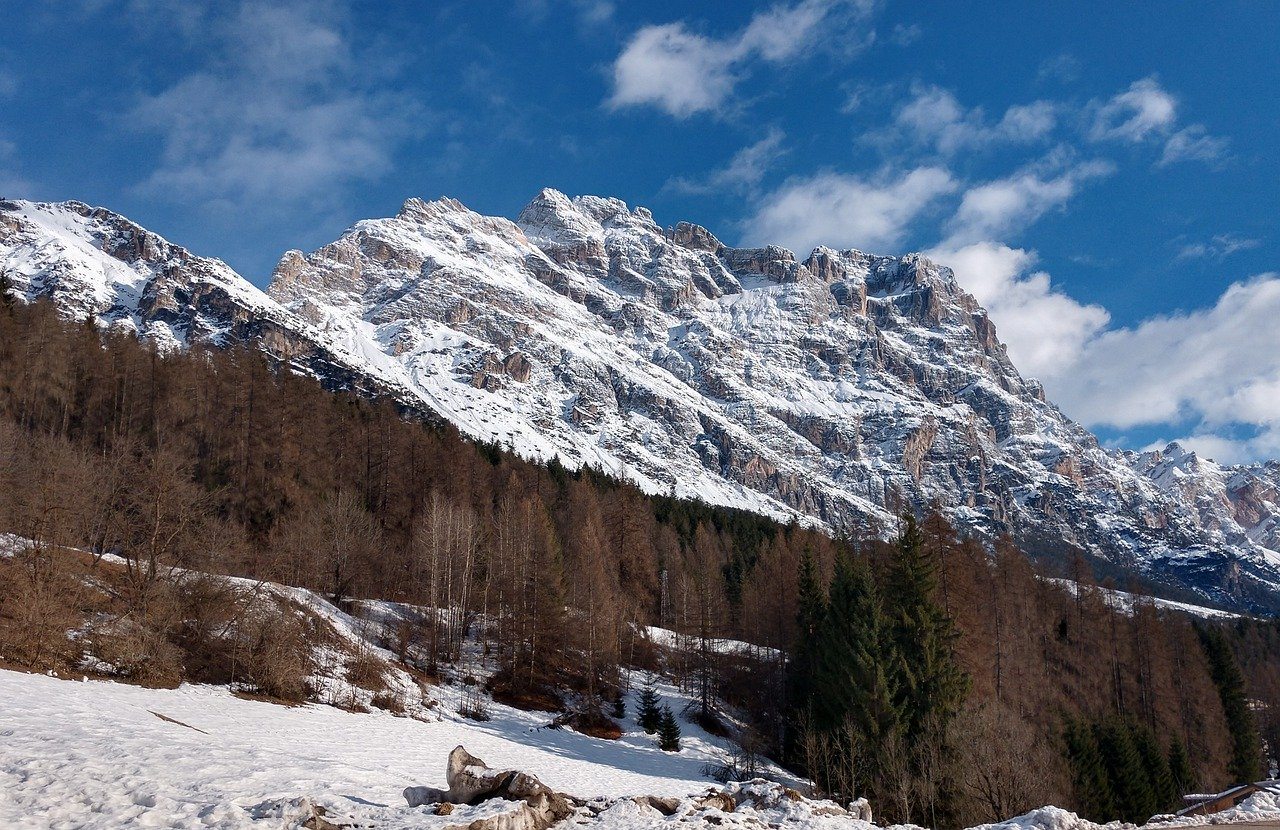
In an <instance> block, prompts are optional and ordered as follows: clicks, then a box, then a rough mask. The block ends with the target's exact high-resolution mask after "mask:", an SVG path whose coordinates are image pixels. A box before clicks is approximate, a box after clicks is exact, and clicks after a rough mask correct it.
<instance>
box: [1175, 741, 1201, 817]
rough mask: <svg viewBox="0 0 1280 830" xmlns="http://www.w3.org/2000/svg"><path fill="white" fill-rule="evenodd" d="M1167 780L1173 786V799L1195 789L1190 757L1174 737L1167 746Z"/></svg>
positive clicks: (1183, 746)
mask: <svg viewBox="0 0 1280 830" xmlns="http://www.w3.org/2000/svg"><path fill="white" fill-rule="evenodd" d="M1169 780H1170V783H1172V785H1173V792H1174V798H1175V799H1177V798H1178V797H1180V796H1182V795H1185V794H1186V793H1189V792H1191V791H1192V790H1194V789H1195V787H1196V781H1195V773H1193V772H1192V771H1191V756H1190V755H1188V754H1187V747H1186V745H1185V744H1183V743H1182V740H1181V739H1179V738H1176V737H1175V738H1174V739H1173V741H1172V742H1171V743H1170V744H1169ZM1175 803H1177V802H1176V801H1175Z"/></svg>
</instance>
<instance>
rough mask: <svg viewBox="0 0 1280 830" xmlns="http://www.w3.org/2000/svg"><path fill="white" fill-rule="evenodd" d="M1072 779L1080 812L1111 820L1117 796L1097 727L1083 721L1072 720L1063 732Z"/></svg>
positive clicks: (1095, 817)
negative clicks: (1094, 728)
mask: <svg viewBox="0 0 1280 830" xmlns="http://www.w3.org/2000/svg"><path fill="white" fill-rule="evenodd" d="M1063 737H1064V739H1065V743H1066V750H1067V760H1068V763H1069V765H1070V767H1071V782H1072V786H1073V787H1074V788H1075V800H1076V803H1077V805H1078V807H1077V812H1078V813H1079V814H1080V815H1082V816H1084V817H1086V818H1089V819H1092V820H1093V821H1099V822H1104V821H1109V820H1110V819H1111V818H1113V817H1114V816H1115V812H1116V806H1115V796H1114V795H1113V793H1112V792H1111V780H1110V776H1109V775H1108V773H1107V765H1106V762H1105V761H1104V760H1103V757H1102V752H1101V750H1099V748H1098V740H1097V737H1096V736H1095V734H1094V731H1093V730H1092V729H1090V728H1089V727H1088V726H1087V725H1086V724H1083V723H1080V722H1079V721H1074V720H1072V721H1068V722H1067V727H1066V729H1065V730H1064V735H1063Z"/></svg>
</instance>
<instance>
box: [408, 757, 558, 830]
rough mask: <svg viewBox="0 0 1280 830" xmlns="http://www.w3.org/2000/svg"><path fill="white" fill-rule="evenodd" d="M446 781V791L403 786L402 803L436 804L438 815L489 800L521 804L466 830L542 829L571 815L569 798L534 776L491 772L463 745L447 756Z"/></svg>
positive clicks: (512, 772) (473, 823)
mask: <svg viewBox="0 0 1280 830" xmlns="http://www.w3.org/2000/svg"><path fill="white" fill-rule="evenodd" d="M445 782H446V783H447V784H448V785H449V789H448V790H439V789H436V788H435V787H406V788H405V790H404V797H405V800H406V801H407V802H408V803H409V806H410V807H420V806H423V805H427V804H438V805H439V806H438V807H437V808H436V812H437V814H438V815H449V814H450V813H452V805H454V804H478V803H480V802H482V801H487V800H489V799H491V798H501V799H505V800H507V801H515V802H523V804H520V805H519V806H518V807H515V808H514V809H512V810H511V811H509V812H506V813H502V814H501V815H497V816H492V817H489V818H484V819H477V820H476V821H473V822H472V823H471V824H470V825H468V826H467V830H545V828H547V827H550V826H551V825H552V824H554V823H556V822H557V821H560V820H562V819H564V818H567V817H568V816H569V815H570V814H571V813H573V804H571V803H570V801H569V799H568V798H567V797H566V796H564V795H562V794H561V793H558V792H555V791H554V790H552V789H551V788H550V787H548V786H547V785H546V784H543V783H542V782H541V781H539V780H538V779H537V777H536V776H533V775H530V774H529V773H527V772H521V771H520V770H496V769H493V768H492V767H490V766H489V765H488V764H486V763H485V762H484V761H482V760H481V759H479V758H477V757H476V756H474V755H472V754H471V753H470V752H467V750H466V749H465V748H464V747H462V746H458V747H455V748H454V750H453V751H452V752H450V753H449V761H448V763H447V765H446V767H445ZM446 807H447V808H448V809H447V810H446V809H444V808H446Z"/></svg>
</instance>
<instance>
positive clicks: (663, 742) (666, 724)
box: [658, 706, 680, 752]
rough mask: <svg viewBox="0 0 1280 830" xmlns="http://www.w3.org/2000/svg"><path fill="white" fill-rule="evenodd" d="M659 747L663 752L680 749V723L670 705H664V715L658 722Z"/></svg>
mask: <svg viewBox="0 0 1280 830" xmlns="http://www.w3.org/2000/svg"><path fill="white" fill-rule="evenodd" d="M658 748H659V749H661V750H662V751H663V752H679V751H680V724H678V723H676V716H675V715H673V714H672V713H671V707H670V706H663V707H662V717H661V720H660V722H659V724H658Z"/></svg>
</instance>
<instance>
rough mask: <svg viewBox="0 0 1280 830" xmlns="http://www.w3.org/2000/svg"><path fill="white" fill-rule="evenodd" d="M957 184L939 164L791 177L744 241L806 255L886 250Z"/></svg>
mask: <svg viewBox="0 0 1280 830" xmlns="http://www.w3.org/2000/svg"><path fill="white" fill-rule="evenodd" d="M955 189H956V182H955V180H954V179H952V178H951V174H950V173H948V172H947V171H946V170H945V169H943V168H940V167H918V168H916V169H914V170H911V171H909V172H906V173H901V174H898V175H890V174H882V175H880V176H877V177H873V178H869V179H868V178H861V177H858V176H851V175H845V174H840V173H831V172H827V173H819V174H817V175H815V176H810V177H807V178H799V179H792V180H790V181H788V182H786V183H784V184H783V185H782V186H781V187H779V188H778V189H777V190H775V191H773V192H772V193H769V194H767V195H765V196H763V197H761V199H760V204H759V207H758V208H757V209H756V212H755V213H754V214H752V215H751V216H750V217H749V218H748V219H747V220H746V222H745V223H744V225H745V227H744V233H743V239H744V244H760V245H763V244H777V245H784V246H786V247H788V248H790V249H791V250H793V251H797V252H799V253H801V254H804V253H807V252H808V251H810V250H812V249H813V248H815V247H817V246H818V245H828V246H831V247H835V248H851V247H856V248H862V249H864V250H884V249H890V248H893V247H894V246H896V245H897V244H898V243H899V242H900V241H901V240H902V237H903V236H904V235H905V233H906V230H907V227H908V226H909V225H910V223H911V222H912V221H913V220H915V219H916V218H917V217H918V216H919V215H920V214H921V212H922V211H924V210H925V209H926V208H927V207H929V206H930V205H931V204H933V203H934V201H935V200H936V199H938V198H939V197H940V196H943V195H945V194H947V193H951V192H954V191H955Z"/></svg>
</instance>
